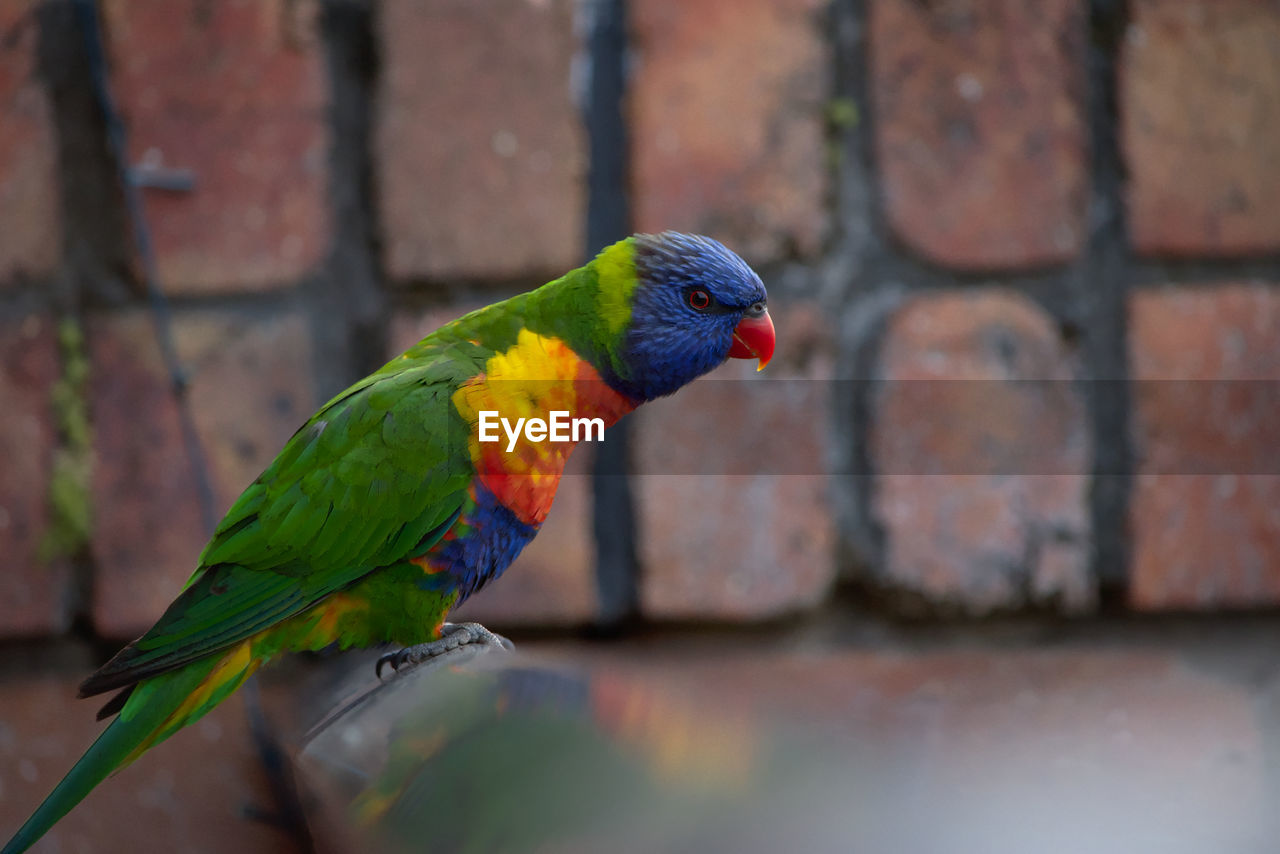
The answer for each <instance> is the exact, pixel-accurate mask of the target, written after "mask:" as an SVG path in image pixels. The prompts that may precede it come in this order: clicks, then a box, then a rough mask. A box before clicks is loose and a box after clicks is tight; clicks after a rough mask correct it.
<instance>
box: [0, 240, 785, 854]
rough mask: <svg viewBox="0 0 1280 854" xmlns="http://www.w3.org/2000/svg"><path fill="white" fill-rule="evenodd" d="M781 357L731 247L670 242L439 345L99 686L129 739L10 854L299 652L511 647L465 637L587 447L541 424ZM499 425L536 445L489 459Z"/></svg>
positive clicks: (473, 631)
mask: <svg viewBox="0 0 1280 854" xmlns="http://www.w3.org/2000/svg"><path fill="white" fill-rule="evenodd" d="M774 344H775V333H774V327H773V321H772V319H771V318H770V316H769V312H768V306H767V294H766V291H765V287H764V284H763V282H762V281H761V279H760V277H759V276H758V275H757V274H756V273H755V271H753V270H752V269H751V267H750V266H748V264H747V263H746V262H745V261H744V260H743V259H742V258H741V257H739V256H738V255H737V254H735V253H734V252H733V251H731V250H730V249H728V248H726V247H725V246H724V245H723V244H721V243H719V242H718V241H716V240H713V239H711V238H708V237H704V236H700V235H692V234H682V233H678V232H670V231H668V232H662V233H659V234H636V235H632V236H630V237H627V238H625V239H623V240H621V241H619V242H617V243H615V244H613V245H611V246H609V247H606V248H605V249H603V250H602V251H601V252H600V253H599V254H598V255H596V256H595V257H594V258H593V259H591V260H590V261H589V262H588V263H587V264H586V265H585V266H583V267H580V268H578V269H576V270H573V271H571V272H569V273H567V274H565V275H564V276H562V277H560V278H558V279H555V280H554V281H551V282H549V283H547V284H545V285H543V286H541V287H539V288H536V289H534V290H531V291H528V292H526V293H523V294H519V295H517V296H514V297H512V298H510V299H507V300H504V301H502V302H497V303H494V304H493V305H490V306H487V307H485V308H482V309H479V310H477V311H473V312H471V313H470V314H466V315H464V316H463V317H460V318H458V319H456V320H454V321H451V322H449V323H447V324H445V325H444V326H442V327H440V328H439V329H437V330H435V331H434V332H432V333H430V334H429V335H427V336H426V337H425V338H423V339H422V340H421V341H419V342H418V343H416V344H414V345H413V346H411V347H410V348H409V349H408V350H406V351H405V352H404V353H403V354H401V355H400V356H398V357H396V358H394V359H392V360H391V361H390V362H389V363H388V364H386V365H384V366H383V367H382V368H380V369H378V370H377V371H375V372H374V373H372V374H370V375H369V376H367V377H365V378H364V379H361V380H359V381H358V382H356V383H355V384H354V385H352V386H350V387H349V388H347V389H346V390H344V391H342V392H341V393H340V394H338V395H337V396H336V397H334V398H333V399H332V400H330V401H329V402H328V403H326V404H325V405H324V406H323V407H322V408H321V409H320V410H319V411H318V412H316V413H315V414H314V415H313V416H311V418H309V419H308V420H307V421H306V422H305V423H304V424H303V425H302V426H301V427H300V428H299V429H298V431H297V432H296V433H294V435H293V436H292V438H290V439H289V441H288V442H287V443H285V445H284V447H283V449H282V450H281V451H280V453H279V454H278V455H277V456H276V457H275V459H274V460H273V461H272V462H271V464H270V465H268V466H267V468H266V469H265V470H264V471H263V472H262V474H260V475H259V476H258V477H257V479H255V480H254V481H253V483H252V484H250V485H249V487H248V488H246V489H245V491H244V492H243V493H242V494H241V495H240V497H239V498H238V499H237V500H236V501H235V502H234V503H233V504H232V506H231V508H230V510H228V511H227V513H226V515H225V516H224V517H223V518H222V520H221V522H219V523H218V525H217V526H216V528H215V530H214V533H213V535H212V537H211V538H210V540H209V542H208V544H207V545H206V546H205V547H204V549H203V550H202V551H201V553H200V555H199V558H198V560H197V568H196V570H195V572H194V573H193V574H192V575H191V577H190V578H189V579H188V580H187V582H186V584H185V585H184V586H183V587H182V589H181V590H180V591H179V593H178V595H177V597H176V598H175V599H174V600H173V602H172V604H170V605H169V607H168V608H167V609H166V610H165V611H164V613H163V614H162V615H161V616H160V617H159V619H158V620H157V621H156V623H155V625H154V626H152V627H151V628H150V629H149V630H148V631H147V632H146V633H145V634H143V635H142V636H141V637H139V638H137V639H136V640H134V641H133V642H131V643H129V644H128V645H127V646H125V647H124V648H123V649H122V650H121V651H120V652H118V653H117V654H116V655H115V656H114V657H113V658H111V659H110V660H109V661H107V662H106V664H104V665H103V666H102V667H101V668H99V669H98V670H97V671H95V672H94V673H93V674H91V675H90V676H89V677H88V678H87V679H86V680H85V681H84V683H83V684H82V685H81V686H80V691H79V696H80V697H91V696H96V695H99V694H104V693H108V692H113V691H114V692H116V693H115V694H114V695H113V696H112V697H111V699H110V700H108V702H107V703H106V705H105V706H103V707H102V709H101V711H100V712H99V713H98V719H99V720H106V719H111V721H110V723H109V724H108V725H107V726H106V728H105V729H104V730H103V731H102V733H101V734H100V735H99V736H98V738H97V740H96V741H94V742H93V744H92V745H91V746H90V747H89V748H88V750H87V751H86V752H85V753H84V755H83V756H82V757H81V758H80V759H79V760H78V761H77V762H76V764H75V765H74V766H73V767H72V768H71V770H70V771H69V772H68V773H67V775H66V776H65V777H64V778H63V779H62V780H61V782H59V783H58V784H57V786H55V787H54V789H53V791H52V792H51V793H50V794H49V796H48V797H47V798H46V799H45V800H44V802H43V803H42V804H41V805H40V806H39V807H38V808H37V809H36V811H35V812H34V813H33V814H32V816H31V817H30V818H29V819H28V820H27V821H26V823H25V824H23V825H22V827H21V828H19V829H18V831H17V833H16V834H15V835H14V836H13V838H12V839H10V840H9V842H8V843H7V844H6V845H5V846H4V848H3V850H2V851H0V854H18V852H21V851H25V850H26V849H27V848H29V847H30V846H31V845H32V844H34V843H35V842H36V840H37V839H39V838H40V837H41V836H42V835H43V834H44V833H45V832H46V831H48V830H49V828H50V827H52V826H53V825H54V824H55V823H56V822H57V821H59V820H60V819H61V818H62V817H63V816H64V815H66V814H67V812H69V811H70V810H71V809H72V808H73V807H74V806H75V805H76V804H78V803H79V802H80V801H81V800H82V799H83V798H84V797H85V796H86V795H87V794H88V793H89V792H90V790H92V789H93V788H94V787H95V786H97V785H98V784H99V783H100V782H102V780H103V779H105V778H106V777H107V776H108V775H109V774H110V773H112V772H114V771H115V770H118V769H119V768H122V767H124V766H126V765H128V764H130V763H131V762H133V761H134V760H136V759H137V758H138V757H139V756H141V755H142V754H143V753H144V752H146V751H147V750H148V749H150V748H151V747H154V746H155V745H156V744H158V743H160V742H161V741H163V740H165V739H166V738H168V737H169V736H170V735H172V734H173V733H174V732H176V731H177V730H179V729H181V728H182V727H184V726H187V725H188V724H190V723H192V722H193V721H196V720H197V719H199V718H200V717H201V716H202V715H204V714H205V713H207V712H208V711H209V710H210V709H212V708H213V707H214V706H216V705H218V704H219V703H220V702H222V701H223V700H224V699H226V698H227V697H228V696H229V695H230V694H231V693H232V692H233V691H235V690H236V688H238V687H239V686H240V685H241V684H242V683H243V682H244V681H245V680H246V679H247V678H248V677H249V676H250V675H251V674H253V673H254V672H255V671H257V670H258V669H259V668H260V667H262V666H263V665H265V664H267V663H269V662H270V661H272V660H273V659H276V658H278V657H279V656H281V655H283V654H285V653H293V652H305V651H318V650H321V649H328V648H337V649H349V648H372V647H378V646H383V645H393V646H396V647H398V649H397V651H395V652H392V653H388V654H386V655H383V656H382V658H381V659H380V660H379V662H378V671H377V673H378V676H381V671H382V667H383V665H384V664H389V665H391V666H392V667H393V668H395V669H398V668H400V667H403V666H406V665H410V664H412V663H416V662H418V661H422V660H425V659H426V658H427V657H430V656H432V655H438V654H440V653H442V652H444V651H447V650H448V649H452V648H455V647H457V646H459V645H461V644H465V643H492V642H495V641H498V642H501V641H505V639H502V638H499V637H498V636H496V635H494V634H493V633H492V632H489V631H488V630H487V629H486V628H484V627H483V626H480V625H479V624H475V623H461V624H456V625H455V624H450V623H447V622H446V621H445V620H446V617H447V616H448V614H449V612H450V611H451V610H452V609H453V608H455V607H456V606H457V605H459V604H460V603H461V602H463V601H464V600H466V599H467V598H468V597H469V596H471V595H472V594H473V593H475V592H476V591H477V590H479V589H481V588H482V587H483V586H484V585H486V584H487V583H489V582H491V581H493V580H494V579H495V578H497V577H498V576H499V575H501V574H502V572H503V571H504V570H505V569H506V568H507V566H508V565H509V564H510V563H511V562H512V561H513V560H514V559H515V558H516V556H517V555H518V554H519V553H520V551H521V549H523V548H524V546H525V545H526V544H527V543H528V542H529V541H530V540H531V539H532V538H533V537H534V535H535V534H537V532H538V529H539V527H540V526H541V525H542V523H543V521H544V520H545V519H546V517H547V513H548V512H549V510H550V509H551V504H552V500H553V498H554V497H555V492H556V487H557V485H558V483H559V480H560V476H561V474H562V472H563V470H564V466H565V462H566V460H567V458H568V456H569V453H570V452H571V451H572V450H573V446H574V442H572V441H549V440H547V439H543V440H541V441H540V440H539V438H540V435H541V434H537V433H535V431H534V430H533V429H532V428H531V427H529V426H528V425H530V424H531V423H532V422H533V420H534V419H537V418H544V419H545V416H547V415H548V414H554V413H557V412H560V413H570V414H572V415H573V416H574V417H581V418H587V419H599V420H600V421H602V422H603V423H604V424H605V425H606V426H608V425H612V424H613V423H616V422H617V421H618V420H619V419H620V418H622V417H623V416H625V415H626V414H628V413H630V412H631V411H633V410H634V409H635V408H636V407H638V406H639V405H641V404H643V403H645V402H646V401H650V400H653V399H655V398H659V397H663V396H665V395H669V394H672V393H673V392H675V391H676V390H677V389H679V388H681V387H682V386H684V385H686V384H687V383H689V382H691V381H692V380H694V379H696V378H697V377H699V376H701V375H703V374H705V373H707V372H709V371H711V370H712V369H714V368H716V367H717V366H719V365H721V364H722V363H724V362H725V361H726V360H727V359H729V358H739V359H756V360H757V370H759V369H763V367H764V366H765V365H766V364H768V362H769V360H770V358H771V357H772V355H773V351H774ZM493 413H498V414H500V415H501V416H502V418H504V419H506V420H507V421H508V422H511V423H516V424H521V423H522V422H520V421H519V419H521V418H523V419H525V421H524V422H523V423H524V424H525V425H526V428H525V429H524V431H523V432H522V433H521V434H519V436H518V437H516V439H515V440H514V441H512V442H507V441H506V437H505V436H502V437H499V438H500V439H502V441H496V442H495V441H491V439H492V438H493V437H492V436H489V437H487V438H488V439H490V441H482V438H483V437H482V435H481V431H480V430H479V429H478V425H479V423H480V420H481V417H482V414H488V415H489V416H490V417H491V416H492V414H493ZM544 424H545V421H544ZM602 429H603V428H602ZM545 432H546V431H545V430H543V431H542V433H545ZM574 435H575V436H576V433H575V434H574ZM553 438H554V437H553ZM561 438H564V437H561Z"/></svg>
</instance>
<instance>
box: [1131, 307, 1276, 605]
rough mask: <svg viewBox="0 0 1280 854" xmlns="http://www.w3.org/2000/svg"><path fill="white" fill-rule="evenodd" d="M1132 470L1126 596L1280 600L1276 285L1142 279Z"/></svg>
mask: <svg viewBox="0 0 1280 854" xmlns="http://www.w3.org/2000/svg"><path fill="white" fill-rule="evenodd" d="M1129 323H1130V364H1131V370H1132V377H1133V380H1134V387H1133V391H1132V394H1131V399H1132V402H1133V403H1132V406H1133V425H1134V426H1133V442H1134V450H1135V453H1136V456H1137V461H1138V466H1137V479H1136V482H1135V485H1134V491H1133V496H1132V498H1131V517H1130V526H1131V531H1132V535H1133V552H1132V554H1133V566H1132V575H1131V588H1130V600H1131V601H1132V603H1133V604H1134V606H1135V607H1137V608H1141V609H1143V610H1170V609H1174V610H1183V609H1206V610H1213V609H1220V608H1231V607H1274V606H1275V605H1276V604H1277V603H1280V468H1277V465H1276V448H1278V447H1280V349H1278V348H1277V346H1276V344H1277V341H1280V289H1278V288H1277V287H1275V286H1274V285H1269V286H1267V285H1216V286H1213V287H1200V288H1195V287H1184V288H1176V289H1162V290H1154V291H1142V292H1139V293H1136V294H1134V295H1133V296H1132V297H1131V298H1130V303H1129Z"/></svg>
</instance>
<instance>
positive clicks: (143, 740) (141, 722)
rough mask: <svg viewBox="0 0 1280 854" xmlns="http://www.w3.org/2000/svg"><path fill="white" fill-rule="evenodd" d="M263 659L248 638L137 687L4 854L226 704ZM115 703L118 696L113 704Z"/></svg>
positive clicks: (15, 851)
mask: <svg viewBox="0 0 1280 854" xmlns="http://www.w3.org/2000/svg"><path fill="white" fill-rule="evenodd" d="M260 663H261V661H260V660H256V659H254V658H253V657H252V656H251V654H250V645H249V643H248V642H245V643H242V644H240V645H238V646H236V647H233V648H232V649H231V650H230V651H229V652H227V653H226V654H224V655H220V656H210V657H209V658H208V659H206V660H204V661H199V662H195V663H193V664H189V665H187V666H186V667H184V668H182V669H181V670H176V671H173V672H171V673H165V674H163V675H161V676H157V677H155V678H153V679H148V680H146V681H144V682H141V683H139V684H138V685H136V686H134V688H133V689H131V690H130V693H129V695H128V697H127V698H125V701H124V704H123V706H122V707H121V708H120V709H119V716H118V717H117V718H116V719H115V720H113V721H112V722H111V724H110V726H108V727H107V728H106V729H105V730H103V732H102V735H100V736H98V740H97V741H95V742H94V743H93V745H92V746H91V747H90V748H89V749H88V750H86V751H85V754H84V755H83V756H81V757H80V760H79V761H78V762H76V764H75V765H74V766H73V767H72V768H71V770H70V771H69V772H68V773H67V776H65V777H63V778H62V781H61V782H60V783H58V785H57V786H55V787H54V789H53V791H52V792H50V793H49V796H48V797H47V798H45V799H44V802H43V803H42V804H40V806H39V807H38V808H37V809H36V811H35V812H34V813H33V814H32V815H31V818H29V819H27V821H26V823H25V824H24V825H22V827H21V828H19V829H18V832H17V833H16V834H14V837H13V838H12V839H10V840H9V842H8V843H6V844H5V846H4V848H3V849H0V854H20V852H22V851H26V850H27V849H28V848H30V847H31V846H32V845H34V844H35V842H36V840H38V839H39V838H40V837H41V836H43V835H44V834H45V833H46V832H47V831H48V830H49V828H51V827H53V825H54V824H55V823H57V821H58V820H59V819H61V818H62V817H63V816H64V815H66V814H67V813H68V812H70V811H71V809H72V807H74V806H75V805H76V804H78V803H80V801H81V800H83V799H84V797H85V795H87V794H89V792H90V791H91V790H92V789H93V787H94V786H96V785H98V784H99V783H101V782H102V781H103V780H104V779H105V778H106V777H107V775H108V774H110V773H111V772H113V771H115V770H117V769H119V768H122V767H124V766H125V765H128V764H129V763H130V762H132V761H133V760H134V759H136V758H138V756H140V755H141V754H142V753H143V752H144V751H146V750H148V749H149V748H151V747H153V746H155V745H156V744H159V743H160V742H161V741H164V740H165V739H166V738H168V737H169V736H170V735H172V734H173V733H175V732H177V731H178V730H179V729H181V728H182V727H184V726H186V725H187V724H189V723H191V722H192V721H195V720H196V719H197V718H199V717H201V716H202V715H204V713H205V712H207V711H209V710H210V709H212V708H213V707H214V706H216V705H217V704H218V703H220V702H222V700H223V699H225V698H226V696H227V695H228V694H230V693H231V692H232V691H234V690H235V689H236V688H238V687H239V686H240V684H241V683H242V682H243V681H244V680H245V679H247V678H248V677H249V675H250V674H251V673H253V671H254V670H256V669H257V667H258V665H259V664H260ZM114 703H115V700H114V699H113V700H112V703H111V704H109V705H114Z"/></svg>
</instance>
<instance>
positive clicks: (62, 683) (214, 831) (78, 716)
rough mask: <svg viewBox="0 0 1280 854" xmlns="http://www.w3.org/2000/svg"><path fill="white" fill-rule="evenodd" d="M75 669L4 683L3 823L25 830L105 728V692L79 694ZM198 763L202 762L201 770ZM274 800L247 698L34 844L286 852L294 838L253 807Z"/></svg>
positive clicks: (101, 792) (111, 785)
mask: <svg viewBox="0 0 1280 854" xmlns="http://www.w3.org/2000/svg"><path fill="white" fill-rule="evenodd" d="M90 670H91V667H90V666H89V664H88V663H87V662H86V663H85V665H84V666H83V668H81V669H80V670H78V671H77V672H76V673H75V674H67V675H58V674H56V673H53V674H50V673H41V674H39V675H32V676H16V675H13V674H12V672H10V674H9V675H7V676H6V677H5V678H4V680H3V682H2V683H0V686H2V690H0V827H3V828H4V832H5V833H6V835H7V833H8V832H11V831H13V830H15V829H16V828H17V827H18V826H19V824H21V822H22V821H24V820H25V819H26V818H27V816H28V815H29V814H30V812H31V811H32V810H33V809H35V807H36V805H37V804H39V802H40V800H41V799H42V798H43V797H44V796H45V795H47V794H48V793H49V790H50V789H51V788H53V785H54V784H55V783H56V782H57V781H58V780H59V779H60V778H61V777H62V775H63V774H65V773H66V772H67V771H68V770H70V768H71V765H72V764H73V763H74V762H75V760H76V759H77V758H78V757H79V755H80V753H81V752H82V751H83V750H85V749H86V748H87V747H88V746H89V745H90V744H91V743H92V741H93V739H94V737H95V736H96V735H97V734H98V732H99V731H100V730H101V729H102V724H99V723H97V722H95V721H94V719H93V713H94V710H95V709H96V708H97V706H98V705H99V700H100V699H101V698H94V699H93V700H90V701H88V702H83V701H82V702H78V703H77V702H76V700H75V695H76V685H77V683H78V682H79V681H80V679H81V678H82V677H83V676H84V675H86V674H87V673H88V672H89V671H90ZM196 769H198V770H196ZM248 806H252V807H256V808H257V809H259V810H270V809H272V808H273V806H274V805H273V803H272V801H271V795H270V792H269V790H268V788H267V782H266V779H265V777H264V775H263V772H262V765H261V763H260V762H259V761H258V758H257V754H256V752H255V750H254V745H253V740H252V738H251V737H250V734H249V729H248V726H247V723H246V720H245V714H244V711H243V710H242V709H241V707H240V703H239V702H238V700H234V699H233V700H231V701H230V702H228V703H226V704H225V705H223V706H222V707H221V708H218V709H215V710H214V711H213V712H211V713H210V714H209V715H208V716H207V717H205V718H204V719H203V720H202V721H200V722H198V723H196V724H195V725H193V726H192V727H190V728H189V729H187V730H183V731H181V732H179V733H178V734H177V735H175V736H174V737H173V738H171V739H170V740H168V741H166V742H165V743H163V744H161V745H159V746H158V747H156V748H155V749H154V750H152V751H150V752H149V753H147V754H146V755H145V756H144V757H142V758H141V759H139V760H138V761H137V762H136V763H134V764H133V765H131V766H129V767H128V768H125V769H124V770H123V771H121V772H120V773H118V774H116V775H114V776H112V777H109V778H108V779H107V780H106V781H104V782H103V783H102V784H101V785H99V786H98V788H96V789H94V790H93V791H92V792H90V793H89V796H88V797H87V798H85V800H84V801H83V802H82V803H81V804H80V806H79V807H77V808H76V809H74V810H72V812H71V813H69V814H68V815H67V817H66V818H64V819H63V820H62V821H60V822H58V824H56V825H55V826H54V827H53V829H52V830H50V831H49V833H48V834H47V835H46V836H45V838H44V840H42V842H41V843H40V844H38V845H37V846H36V847H35V848H34V849H33V850H34V851H37V852H39V851H43V852H53V851H77V852H84V854H93V852H113V851H188V852H192V853H193V854H195V852H209V854H213V852H224V851H238V852H243V854H251V852H264V854H265V852H272V851H280V850H281V847H282V846H286V845H287V844H288V837H287V836H285V835H284V834H283V833H282V832H281V831H279V830H277V829H275V828H273V827H271V826H270V825H269V824H266V823H264V822H257V821H252V820H250V819H248V818H247V817H246V816H245V812H244V810H245V807H248Z"/></svg>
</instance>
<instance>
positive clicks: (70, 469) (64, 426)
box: [39, 317, 93, 562]
mask: <svg viewBox="0 0 1280 854" xmlns="http://www.w3.org/2000/svg"><path fill="white" fill-rule="evenodd" d="M58 350H59V353H60V355H61V357H62V376H61V377H60V378H59V379H58V381H57V382H56V383H54V384H53V387H52V389H51V390H50V401H51V405H52V409H53V416H54V420H55V421H56V422H57V428H58V438H59V446H58V448H57V449H56V450H55V451H54V455H53V466H52V471H51V473H50V480H49V511H50V512H49V517H50V518H49V529H48V531H47V532H46V533H45V536H44V540H43V541H42V542H41V543H40V552H39V556H40V558H41V559H42V560H44V561H46V562H47V561H50V560H53V559H54V558H58V557H68V556H71V555H74V554H76V553H78V552H79V551H81V550H82V549H84V548H85V547H86V546H87V545H88V543H89V536H90V533H91V531H92V526H93V502H92V499H91V494H90V478H91V477H92V475H93V434H92V427H91V425H90V423H89V403H88V396H87V394H86V391H87V389H88V383H89V357H88V355H87V353H86V351H85V341H84V330H83V329H82V328H81V326H80V322H79V321H78V320H77V319H76V318H74V317H66V318H63V319H62V321H61V322H60V323H59V324H58Z"/></svg>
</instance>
